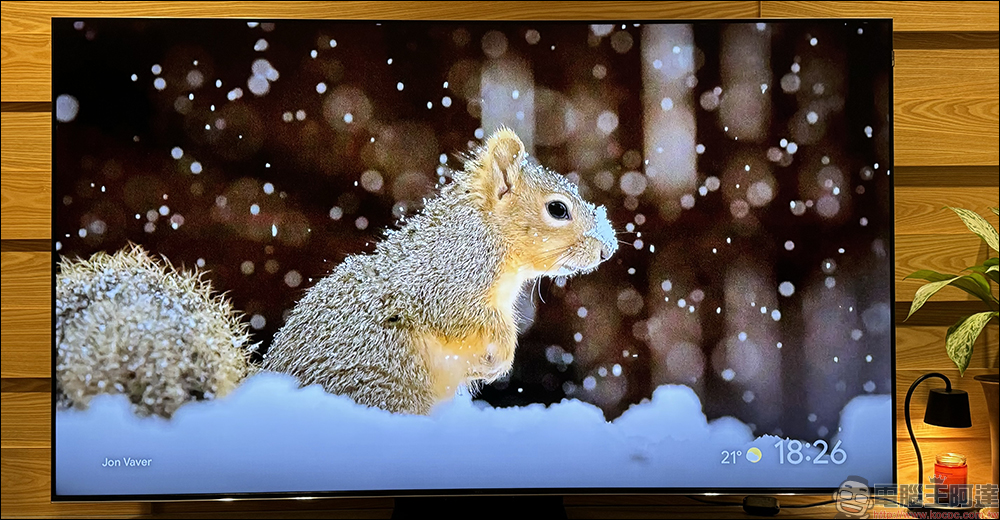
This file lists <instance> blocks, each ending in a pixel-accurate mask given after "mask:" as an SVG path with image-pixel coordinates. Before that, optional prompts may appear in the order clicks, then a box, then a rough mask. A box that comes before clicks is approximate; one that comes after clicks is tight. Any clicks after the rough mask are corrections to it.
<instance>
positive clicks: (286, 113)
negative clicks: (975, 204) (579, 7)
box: [52, 13, 895, 500]
mask: <svg viewBox="0 0 1000 520" xmlns="http://www.w3.org/2000/svg"><path fill="white" fill-rule="evenodd" d="M331 14H335V13H331ZM52 35H53V46H52V62H53V70H52V88H53V99H54V100H55V101H54V106H53V116H54V117H53V136H54V138H53V143H54V145H53V162H54V166H53V170H54V172H53V175H54V178H53V184H52V185H53V207H54V217H53V236H54V237H55V240H56V241H55V245H54V247H55V253H56V254H57V255H58V261H57V262H56V264H55V267H54V271H55V272H54V278H53V284H54V287H53V291H54V294H55V299H54V302H55V303H54V309H53V324H54V340H53V349H54V350H53V381H54V388H53V391H54V396H53V408H54V410H53V412H54V413H53V422H54V427H53V446H54V455H53V465H54V466H53V496H54V498H55V499H73V500H80V499H136V498H147V499H148V498H154V499H165V498H175V499H181V498H195V497H226V496H302V495H309V496H317V495H324V494H331V495H335V494H342V495H366V494H389V495H403V494H421V493H438V494H440V493H468V492H472V491H477V492H487V493H488V492H512V491H516V492H519V493H579V492H598V491H612V492H614V491H619V492H620V491H624V490H632V491H642V492H649V491H652V492H676V493H704V492H741V491H743V492H750V491H757V492H762V491H768V490H770V491H772V492H817V491H821V490H822V491H825V490H832V489H835V488H836V487H837V486H838V485H839V484H840V483H841V482H843V481H845V479H848V477H852V476H860V477H862V478H864V479H866V480H868V481H869V482H870V483H872V484H875V483H889V482H892V481H893V478H894V453H895V422H894V377H893V372H894V364H893V356H894V353H893V338H894V332H893V288H892V284H893V253H892V248H893V211H892V208H893V206H892V175H891V174H892V112H891V107H892V103H891V92H892V74H891V71H892V69H891V67H892V58H891V35H892V31H891V22H890V21H888V20H796V21H783V20H751V21H684V22H673V21H671V22H660V21H657V22H649V21H638V22H634V21H624V22H622V21H618V22H613V23H612V22H608V23H584V22H520V21H519V22H427V21H382V22H377V21H350V22H348V21H330V20H243V19H76V18H72V19H71V18H56V19H53V22H52Z"/></svg>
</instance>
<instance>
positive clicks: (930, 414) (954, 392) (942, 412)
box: [924, 385, 972, 428]
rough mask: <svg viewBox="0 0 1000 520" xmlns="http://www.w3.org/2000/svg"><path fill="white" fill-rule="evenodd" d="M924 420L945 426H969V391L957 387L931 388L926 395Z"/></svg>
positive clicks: (970, 420)
mask: <svg viewBox="0 0 1000 520" xmlns="http://www.w3.org/2000/svg"><path fill="white" fill-rule="evenodd" d="M949 386H950V385H949ZM924 422H925V423H927V424H932V425H934V426H944V427H945V428H969V427H971V426H972V412H971V411H970V409H969V393H968V392H966V391H965V390H958V389H951V390H949V389H945V388H932V389H931V391H930V393H929V394H928V395H927V411H926V412H924Z"/></svg>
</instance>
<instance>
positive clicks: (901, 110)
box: [893, 47, 1000, 167]
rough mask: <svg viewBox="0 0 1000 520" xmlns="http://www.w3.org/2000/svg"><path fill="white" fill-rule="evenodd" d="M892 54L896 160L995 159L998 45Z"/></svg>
mask: <svg viewBox="0 0 1000 520" xmlns="http://www.w3.org/2000/svg"><path fill="white" fill-rule="evenodd" d="M894 54H895V60H896V65H895V67H894V68H893V105H894V107H895V114H894V118H895V133H894V137H895V159H896V161H895V162H896V166H897V167H899V166H911V165H991V164H997V162H998V155H997V153H998V152H997V146H996V143H997V139H998V137H1000V134H998V131H997V128H998V121H1000V119H998V115H997V107H998V101H997V96H996V92H997V91H998V89H1000V82H998V75H1000V73H998V70H1000V51H998V50H997V49H996V48H995V47H994V48H992V49H924V48H921V49H897V50H896V51H895V53H894Z"/></svg>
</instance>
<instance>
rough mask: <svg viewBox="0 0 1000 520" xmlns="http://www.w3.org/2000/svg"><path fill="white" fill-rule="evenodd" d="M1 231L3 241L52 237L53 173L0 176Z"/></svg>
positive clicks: (27, 172)
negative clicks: (0, 196)
mask: <svg viewBox="0 0 1000 520" xmlns="http://www.w3.org/2000/svg"><path fill="white" fill-rule="evenodd" d="M0 176H2V177H0V179H2V180H0V193H2V198H0V232H2V236H3V239H4V240H11V239H14V240H16V239H40V238H44V239H47V238H51V236H52V231H51V230H52V225H51V224H52V174H51V173H50V172H29V171H3V172H2V173H0Z"/></svg>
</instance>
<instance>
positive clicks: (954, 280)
mask: <svg viewBox="0 0 1000 520" xmlns="http://www.w3.org/2000/svg"><path fill="white" fill-rule="evenodd" d="M969 269H970V270H974V271H977V272H975V273H973V274H967V275H965V276H959V277H956V276H955V275H952V274H942V273H939V272H937V271H931V270H929V269H921V270H920V271H917V272H915V273H912V274H910V275H909V276H907V277H906V278H916V279H918V280H927V281H928V282H942V281H945V280H947V281H949V283H948V284H947V285H950V286H952V287H957V288H959V289H961V290H963V291H965V292H967V293H969V294H971V295H973V296H975V297H976V298H979V299H980V300H983V301H984V302H986V303H987V304H990V303H992V302H993V295H992V294H990V283H989V282H988V281H986V278H985V277H984V276H983V275H982V274H980V272H979V271H980V270H982V272H985V269H984V268H983V267H982V266H978V265H974V266H972V267H970V268H969ZM924 287H926V285H925V286H924ZM931 294H933V293H931ZM914 312H915V311H914ZM910 314H913V312H910Z"/></svg>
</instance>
